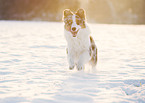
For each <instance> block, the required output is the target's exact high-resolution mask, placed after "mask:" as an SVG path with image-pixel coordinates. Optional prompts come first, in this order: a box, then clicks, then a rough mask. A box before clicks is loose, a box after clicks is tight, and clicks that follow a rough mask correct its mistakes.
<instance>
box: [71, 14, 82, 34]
mask: <svg viewBox="0 0 145 103" xmlns="http://www.w3.org/2000/svg"><path fill="white" fill-rule="evenodd" d="M72 20H73V22H72V26H71V31H72V32H77V31H78V30H79V29H80V28H81V26H80V25H77V23H76V15H73V16H72ZM74 28H75V29H74Z"/></svg>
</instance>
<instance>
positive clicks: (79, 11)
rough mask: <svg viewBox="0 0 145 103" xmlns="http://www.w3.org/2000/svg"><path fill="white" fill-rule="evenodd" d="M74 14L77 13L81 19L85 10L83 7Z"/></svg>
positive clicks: (83, 17)
mask: <svg viewBox="0 0 145 103" xmlns="http://www.w3.org/2000/svg"><path fill="white" fill-rule="evenodd" d="M76 15H78V16H79V17H80V18H82V19H85V10H84V9H78V11H77V12H76Z"/></svg>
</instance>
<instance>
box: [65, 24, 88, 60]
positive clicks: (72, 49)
mask: <svg viewBox="0 0 145 103" xmlns="http://www.w3.org/2000/svg"><path fill="white" fill-rule="evenodd" d="M64 34H65V38H66V41H67V48H68V52H69V55H70V56H72V57H73V58H74V59H76V60H77V59H78V58H79V55H81V54H82V53H83V52H87V51H88V53H89V46H90V39H89V35H90V30H89V28H88V27H86V28H84V29H80V30H79V32H78V34H77V36H76V37H73V36H72V34H71V32H69V31H67V30H64Z"/></svg>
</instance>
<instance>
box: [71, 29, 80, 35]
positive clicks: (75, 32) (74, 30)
mask: <svg viewBox="0 0 145 103" xmlns="http://www.w3.org/2000/svg"><path fill="white" fill-rule="evenodd" d="M78 31H79V29H78V30H76V27H73V28H72V29H71V33H72V36H73V37H76V36H77V33H78Z"/></svg>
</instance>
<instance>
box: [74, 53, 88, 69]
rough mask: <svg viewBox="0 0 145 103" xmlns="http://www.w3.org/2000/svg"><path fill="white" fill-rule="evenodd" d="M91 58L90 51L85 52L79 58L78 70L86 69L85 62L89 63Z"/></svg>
mask: <svg viewBox="0 0 145 103" xmlns="http://www.w3.org/2000/svg"><path fill="white" fill-rule="evenodd" d="M89 59H90V55H89V52H88V51H85V52H83V53H82V54H81V55H80V57H79V60H78V63H77V69H78V70H82V69H84V65H85V63H87V62H88V61H89Z"/></svg>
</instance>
